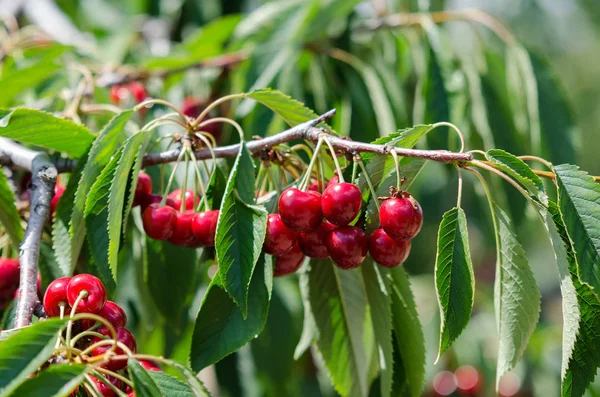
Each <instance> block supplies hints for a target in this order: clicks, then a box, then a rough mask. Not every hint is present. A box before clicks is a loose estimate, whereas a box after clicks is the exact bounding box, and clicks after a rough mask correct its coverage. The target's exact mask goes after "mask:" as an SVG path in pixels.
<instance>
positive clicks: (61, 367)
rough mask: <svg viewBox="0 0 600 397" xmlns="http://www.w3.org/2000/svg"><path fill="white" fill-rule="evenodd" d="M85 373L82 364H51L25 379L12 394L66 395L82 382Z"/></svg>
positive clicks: (50, 396)
mask: <svg viewBox="0 0 600 397" xmlns="http://www.w3.org/2000/svg"><path fill="white" fill-rule="evenodd" d="M85 374H86V368H85V367H84V366H83V365H77V364H56V365H51V366H50V367H48V368H47V369H45V370H44V371H42V372H40V373H38V374H36V375H35V377H34V378H31V379H27V381H25V382H24V383H23V384H22V385H21V386H19V388H18V389H17V390H15V392H14V393H13V394H12V396H14V397H18V396H28V397H68V396H70V395H71V392H72V391H73V390H74V389H75V388H76V387H77V386H79V385H80V384H81V383H82V382H83V380H84V379H85Z"/></svg>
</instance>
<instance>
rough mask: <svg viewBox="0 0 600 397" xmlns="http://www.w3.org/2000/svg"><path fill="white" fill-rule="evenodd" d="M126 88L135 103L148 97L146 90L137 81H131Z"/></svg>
mask: <svg viewBox="0 0 600 397" xmlns="http://www.w3.org/2000/svg"><path fill="white" fill-rule="evenodd" d="M128 88H129V92H131V95H133V98H134V99H135V101H136V103H140V102H143V101H144V100H145V99H146V98H148V92H147V91H146V88H145V87H144V85H143V84H142V83H140V82H139V81H132V82H131V83H129V87H128Z"/></svg>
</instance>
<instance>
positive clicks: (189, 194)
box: [167, 189, 199, 212]
mask: <svg viewBox="0 0 600 397" xmlns="http://www.w3.org/2000/svg"><path fill="white" fill-rule="evenodd" d="M167 197H168V198H170V199H171V200H173V208H175V209H176V210H177V211H179V210H180V209H181V189H175V190H173V191H172V192H171V193H169V195H168V196H167ZM198 202H199V198H198V197H197V196H196V194H195V193H194V191H192V190H190V189H187V190H186V191H185V210H186V211H191V212H193V211H194V210H195V208H196V206H197V205H198Z"/></svg>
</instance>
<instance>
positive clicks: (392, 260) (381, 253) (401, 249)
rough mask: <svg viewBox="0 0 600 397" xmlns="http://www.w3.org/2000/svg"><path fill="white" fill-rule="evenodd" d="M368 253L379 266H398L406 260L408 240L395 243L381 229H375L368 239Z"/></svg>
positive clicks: (408, 249) (408, 246) (408, 251)
mask: <svg viewBox="0 0 600 397" xmlns="http://www.w3.org/2000/svg"><path fill="white" fill-rule="evenodd" d="M369 253H370V254H371V258H373V260H374V261H375V262H376V263H378V264H380V265H381V266H384V267H394V266H398V265H399V264H401V263H403V262H404V261H405V260H406V258H408V254H409V253H410V240H404V241H396V240H394V239H393V238H391V237H390V236H388V235H387V233H386V232H385V231H384V230H383V229H377V230H375V231H374V232H373V233H371V236H370V237H369Z"/></svg>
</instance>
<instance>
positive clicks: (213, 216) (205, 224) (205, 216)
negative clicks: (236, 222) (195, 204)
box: [192, 210, 219, 247]
mask: <svg viewBox="0 0 600 397" xmlns="http://www.w3.org/2000/svg"><path fill="white" fill-rule="evenodd" d="M218 220H219V210H210V211H203V212H198V213H197V214H196V215H195V216H194V217H193V218H192V233H194V236H195V237H196V239H197V240H198V241H199V242H200V243H201V244H202V245H204V246H206V247H214V246H215V234H216V232H217V221H218Z"/></svg>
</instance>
